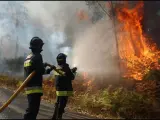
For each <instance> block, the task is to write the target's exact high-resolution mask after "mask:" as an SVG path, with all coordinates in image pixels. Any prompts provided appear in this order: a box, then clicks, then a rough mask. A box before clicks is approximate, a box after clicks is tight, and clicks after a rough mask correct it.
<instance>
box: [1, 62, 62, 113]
mask: <svg viewBox="0 0 160 120" xmlns="http://www.w3.org/2000/svg"><path fill="white" fill-rule="evenodd" d="M47 65H48V66H49V67H51V68H53V69H54V70H55V71H56V72H57V73H59V74H61V75H64V74H63V73H62V72H60V71H59V70H57V69H56V67H55V66H54V65H50V64H47ZM35 74H36V72H35V71H33V72H32V73H31V74H30V75H29V76H28V77H27V78H26V79H25V81H24V82H23V83H22V85H21V86H20V87H19V88H18V89H17V90H16V91H15V92H14V93H13V95H12V96H11V97H10V98H9V99H8V101H6V102H5V103H4V104H3V106H2V107H1V108H0V113H1V112H3V110H4V109H5V108H7V107H8V105H9V104H10V103H11V102H12V101H13V100H14V98H16V97H17V95H18V94H19V93H20V92H21V91H22V90H23V89H24V87H25V86H26V84H27V83H28V82H29V81H30V80H31V78H32V77H33V76H34V75H35Z"/></svg>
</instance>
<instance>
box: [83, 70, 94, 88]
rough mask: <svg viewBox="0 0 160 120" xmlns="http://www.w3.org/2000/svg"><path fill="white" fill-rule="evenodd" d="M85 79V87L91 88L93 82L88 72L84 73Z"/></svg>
mask: <svg viewBox="0 0 160 120" xmlns="http://www.w3.org/2000/svg"><path fill="white" fill-rule="evenodd" d="M83 79H84V80H85V82H84V84H83V86H91V83H92V81H93V80H91V77H89V75H88V74H87V73H86V72H83Z"/></svg>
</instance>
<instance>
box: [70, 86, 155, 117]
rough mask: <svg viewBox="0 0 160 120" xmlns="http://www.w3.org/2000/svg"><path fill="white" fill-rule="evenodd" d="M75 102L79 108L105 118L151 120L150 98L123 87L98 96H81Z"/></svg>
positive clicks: (105, 91) (102, 92)
mask: <svg viewBox="0 0 160 120" xmlns="http://www.w3.org/2000/svg"><path fill="white" fill-rule="evenodd" d="M82 98H83V99H82ZM73 99H74V98H73ZM74 100H75V101H76V102H75V103H76V105H78V106H77V107H80V108H82V109H87V111H88V112H91V113H92V114H95V113H96V114H97V115H100V114H102V115H103V116H104V117H107V116H108V115H109V114H110V115H112V117H113V116H116V117H119V116H120V117H121V118H149V117H150V116H149V113H150V111H151V110H152V101H151V100H150V99H149V98H147V97H145V96H143V95H140V94H138V93H136V92H133V91H128V90H127V89H124V88H122V87H121V88H116V89H115V90H114V91H111V92H109V90H108V89H105V90H101V91H98V92H97V93H96V94H89V93H85V94H81V95H78V96H77V97H75V99H74Z"/></svg>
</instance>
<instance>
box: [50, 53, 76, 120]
mask: <svg viewBox="0 0 160 120" xmlns="http://www.w3.org/2000/svg"><path fill="white" fill-rule="evenodd" d="M66 58H67V56H66V55H65V54H63V53H60V54H58V56H57V63H58V66H57V69H58V70H59V71H61V72H62V73H63V74H64V75H60V74H58V73H57V72H56V71H54V75H55V87H56V96H57V98H56V103H55V110H54V114H53V117H52V120H54V119H62V115H63V113H64V109H65V107H66V104H67V101H68V97H69V96H72V95H73V88H72V80H74V78H75V74H76V70H77V68H76V67H75V68H73V69H72V70H71V69H70V67H69V65H68V64H67V63H66ZM51 70H52V69H51ZM51 70H50V71H51Z"/></svg>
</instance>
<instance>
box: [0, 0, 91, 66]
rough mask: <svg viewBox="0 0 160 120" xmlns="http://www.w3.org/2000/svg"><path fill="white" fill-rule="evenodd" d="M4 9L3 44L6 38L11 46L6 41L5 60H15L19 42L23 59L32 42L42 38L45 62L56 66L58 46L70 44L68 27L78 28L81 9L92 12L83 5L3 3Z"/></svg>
mask: <svg viewBox="0 0 160 120" xmlns="http://www.w3.org/2000/svg"><path fill="white" fill-rule="evenodd" d="M0 7H1V8H0V17H1V18H2V19H0V26H1V27H0V31H1V33H0V40H1V37H2V36H7V35H8V36H10V39H9V41H10V42H9V43H8V41H7V40H5V42H4V40H3V44H4V46H3V54H4V55H5V58H9V57H14V55H15V50H16V49H15V47H16V41H17V39H18V43H19V51H18V54H19V56H21V55H24V53H28V52H29V49H28V48H29V41H30V39H31V38H32V37H34V36H38V37H40V38H42V39H43V40H44V42H45V45H44V48H43V50H44V51H43V52H42V54H43V56H44V61H47V62H53V64H54V63H55V57H56V56H57V54H58V53H59V52H60V48H59V47H58V46H59V45H61V44H64V42H65V41H66V38H65V37H64V36H65V33H64V30H65V29H66V26H72V25H73V26H74V24H77V16H76V13H77V11H78V10H79V9H88V8H87V6H86V5H85V2H83V1H66V2H61V1H54V2H53V1H5V2H2V1H1V2H0ZM17 21H18V27H17V26H16V22H17ZM73 28H74V30H78V29H79V28H80V27H77V26H76V25H75V27H73ZM65 47H68V46H65V45H64V49H65ZM61 49H63V48H61ZM70 49H71V48H70Z"/></svg>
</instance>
